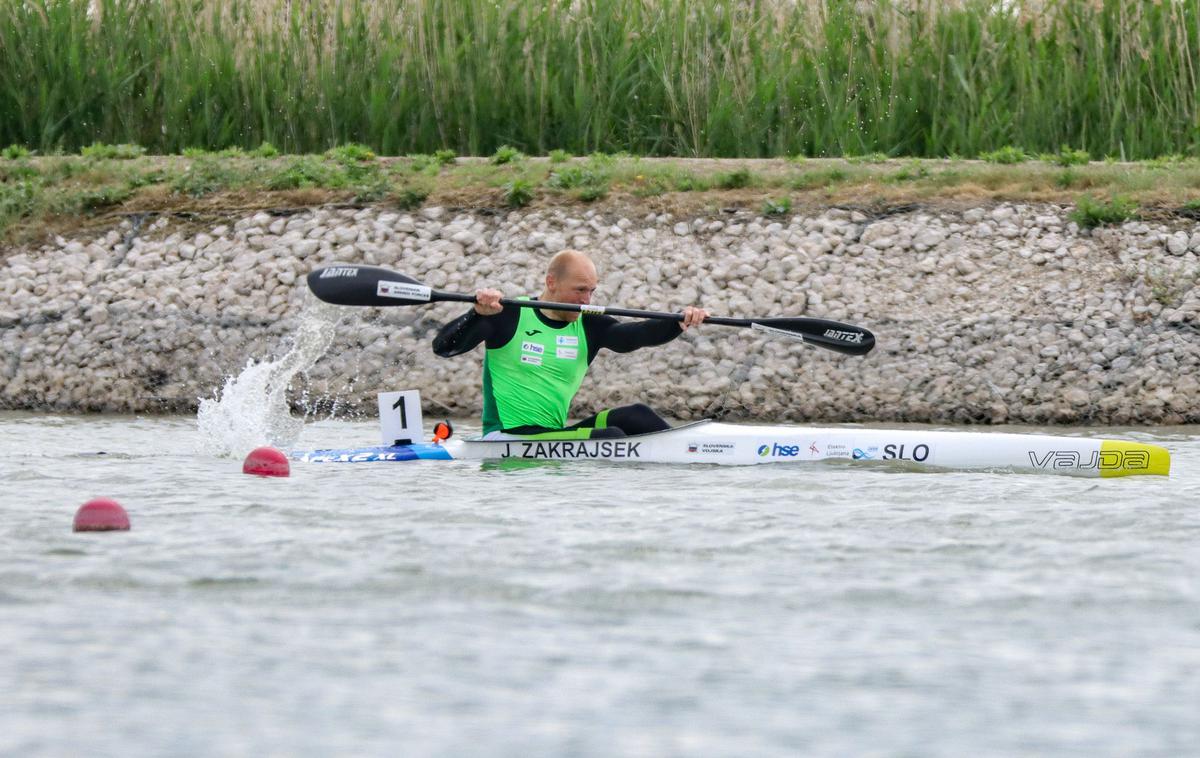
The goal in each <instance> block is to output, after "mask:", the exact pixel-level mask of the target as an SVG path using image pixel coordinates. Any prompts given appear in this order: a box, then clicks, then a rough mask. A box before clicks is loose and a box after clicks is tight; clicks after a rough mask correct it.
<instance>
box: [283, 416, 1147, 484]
mask: <svg viewBox="0 0 1200 758" xmlns="http://www.w3.org/2000/svg"><path fill="white" fill-rule="evenodd" d="M291 457H292V458H293V459H295V460H298V461H307V462H313V463H331V462H339V463H367V462H377V461H387V462H394V461H414V460H418V461H419V460H545V461H610V462H618V463H630V462H633V463H668V464H681V463H708V464H726V465H752V464H762V463H802V462H820V461H840V462H851V463H859V464H872V463H874V464H876V465H889V464H890V465H893V466H898V467H904V468H910V469H914V470H963V471H1016V472H1033V473H1051V474H1069V475H1074V476H1090V477H1117V476H1130V475H1137V474H1156V475H1161V476H1166V475H1168V474H1169V472H1170V468H1171V456H1170V453H1169V452H1168V451H1167V450H1166V449H1165V448H1163V447H1159V446H1158V445H1151V444H1147V443H1143V442H1133V441H1127V440H1110V439H1090V438H1086V437H1067V436H1057V435H1042V434H1011V433H992V432H947V431H932V430H929V431H927V430H919V429H860V428H856V427H805V426H774V425H743V424H727V423H722V422H717V421H707V420H706V421H697V422H694V423H690V424H684V425H682V426H677V427H674V428H671V429H667V430H664V431H661V432H653V433H650V434H641V435H634V436H630V437H624V438H619V439H595V440H569V439H561V440H554V439H544V438H539V439H531V438H524V439H522V438H514V439H505V440H494V439H492V440H488V439H479V438H476V439H448V440H446V441H444V442H440V443H425V442H407V444H392V445H381V446H378V447H363V448H349V449H339V450H315V451H309V452H303V451H300V452H293V453H292V454H291Z"/></svg>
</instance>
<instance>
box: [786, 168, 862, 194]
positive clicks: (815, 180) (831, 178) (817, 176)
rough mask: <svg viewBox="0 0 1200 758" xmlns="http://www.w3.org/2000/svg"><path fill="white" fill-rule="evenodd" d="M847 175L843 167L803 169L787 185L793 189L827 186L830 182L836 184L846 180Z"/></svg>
mask: <svg viewBox="0 0 1200 758" xmlns="http://www.w3.org/2000/svg"><path fill="white" fill-rule="evenodd" d="M847 176H849V174H848V173H846V170H845V169H841V168H831V169H826V170H825V171H805V172H804V173H801V174H798V175H797V176H795V177H794V178H792V179H791V180H790V181H789V182H788V187H790V188H791V189H794V190H808V189H816V188H817V187H828V186H830V185H831V184H838V183H840V182H844V181H846V177H847Z"/></svg>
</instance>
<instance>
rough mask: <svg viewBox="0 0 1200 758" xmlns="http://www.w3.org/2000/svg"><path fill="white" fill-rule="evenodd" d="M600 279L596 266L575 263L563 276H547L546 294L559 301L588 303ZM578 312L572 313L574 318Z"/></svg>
mask: <svg viewBox="0 0 1200 758" xmlns="http://www.w3.org/2000/svg"><path fill="white" fill-rule="evenodd" d="M599 282H600V280H599V278H598V277H597V276H596V267H595V266H593V265H592V264H591V263H583V262H580V263H575V264H572V265H570V266H568V267H567V268H566V270H565V271H563V273H562V275H561V276H553V275H547V276H546V294H547V295H548V296H549V299H550V300H553V301H554V302H557V303H575V304H578V305H587V304H588V303H590V302H592V293H593V292H595V291H596V285H597V284H599ZM577 316H578V314H572V318H571V319H570V320H572V321H573V320H574V319H575V318H576V317H577Z"/></svg>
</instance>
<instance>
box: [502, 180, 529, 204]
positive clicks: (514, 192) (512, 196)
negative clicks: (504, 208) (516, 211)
mask: <svg viewBox="0 0 1200 758" xmlns="http://www.w3.org/2000/svg"><path fill="white" fill-rule="evenodd" d="M504 202H505V203H507V204H508V206H509V207H511V208H524V207H525V206H526V205H529V204H530V203H531V202H533V184H532V183H531V182H530V181H529V180H528V179H513V180H512V181H511V182H509V183H508V184H506V185H504Z"/></svg>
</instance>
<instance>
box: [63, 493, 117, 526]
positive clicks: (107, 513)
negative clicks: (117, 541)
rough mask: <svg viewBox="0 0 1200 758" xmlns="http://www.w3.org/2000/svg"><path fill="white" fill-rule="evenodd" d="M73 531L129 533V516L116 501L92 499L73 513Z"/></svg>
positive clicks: (100, 498)
mask: <svg viewBox="0 0 1200 758" xmlns="http://www.w3.org/2000/svg"><path fill="white" fill-rule="evenodd" d="M74 531H77V532H126V531H129V514H128V513H126V512H125V509H124V508H122V507H121V504H120V503H118V502H117V501H116V500H113V499H111V498H107V497H98V498H94V499H92V500H89V501H87V502H86V503H84V504H83V505H81V506H79V510H78V511H76V512H75V526H74Z"/></svg>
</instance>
